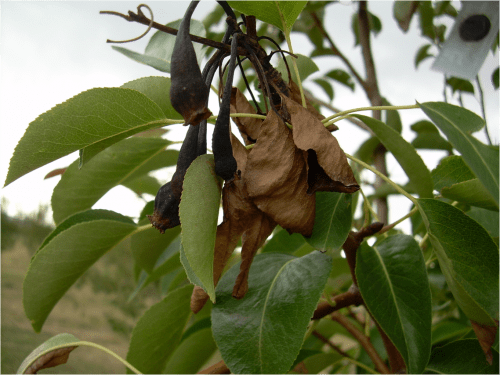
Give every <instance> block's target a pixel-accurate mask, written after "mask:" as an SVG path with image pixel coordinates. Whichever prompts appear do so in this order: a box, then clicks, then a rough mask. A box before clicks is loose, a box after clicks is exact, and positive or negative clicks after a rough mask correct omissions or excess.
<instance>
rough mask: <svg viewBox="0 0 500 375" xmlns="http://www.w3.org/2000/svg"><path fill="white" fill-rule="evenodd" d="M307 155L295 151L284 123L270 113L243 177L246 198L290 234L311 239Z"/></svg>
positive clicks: (312, 200)
mask: <svg viewBox="0 0 500 375" xmlns="http://www.w3.org/2000/svg"><path fill="white" fill-rule="evenodd" d="M306 158H307V153H306V152H305V151H302V150H299V149H297V147H296V146H295V144H294V141H293V135H292V133H291V132H290V130H289V129H288V128H287V127H286V125H285V124H284V122H283V121H282V120H281V119H280V118H279V117H278V116H277V115H276V114H275V113H274V112H273V111H270V112H269V113H268V115H267V118H266V120H264V122H263V123H262V129H261V132H260V134H259V136H258V141H257V143H256V145H255V147H253V148H252V149H251V151H250V153H249V156H248V161H247V170H246V173H245V174H243V173H242V179H243V180H244V181H245V187H246V189H247V192H248V195H249V197H250V198H251V199H252V200H253V202H254V203H255V205H256V206H257V207H258V208H259V210H261V211H262V212H264V213H266V214H267V215H268V216H270V217H271V218H272V219H273V220H274V221H276V222H277V223H278V224H279V225H281V226H282V227H283V228H285V229H287V230H288V231H289V232H290V233H301V234H303V235H304V236H310V235H311V233H312V228H313V225H314V214H315V197H314V195H311V194H308V193H307V189H308V184H307V165H306V160H307V159H306Z"/></svg>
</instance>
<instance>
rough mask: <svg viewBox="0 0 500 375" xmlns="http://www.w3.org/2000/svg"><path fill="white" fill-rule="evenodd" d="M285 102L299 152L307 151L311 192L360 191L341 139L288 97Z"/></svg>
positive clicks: (284, 98) (309, 190)
mask: <svg viewBox="0 0 500 375" xmlns="http://www.w3.org/2000/svg"><path fill="white" fill-rule="evenodd" d="M283 101H284V103H285V105H286V107H287V110H288V112H289V114H290V116H291V123H292V126H293V141H294V143H295V145H296V146H297V147H298V148H299V149H301V150H303V151H307V165H308V176H307V180H308V184H309V189H308V193H314V192H316V191H336V192H340V193H354V192H355V191H357V190H358V189H359V185H358V183H357V181H356V179H355V178H354V174H353V172H352V169H351V167H350V165H349V163H348V161H347V157H346V156H345V154H344V151H343V150H342V149H341V148H340V145H339V143H338V142H337V139H336V138H335V137H334V136H332V135H331V134H330V133H329V132H328V130H326V129H325V127H324V126H323V124H322V123H321V121H319V120H318V119H316V118H315V117H314V116H312V115H311V112H310V111H309V110H307V109H305V108H304V107H302V106H301V105H300V104H299V103H297V102H294V101H292V100H291V99H289V98H287V97H283Z"/></svg>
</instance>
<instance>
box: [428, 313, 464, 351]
mask: <svg viewBox="0 0 500 375" xmlns="http://www.w3.org/2000/svg"><path fill="white" fill-rule="evenodd" d="M471 330H472V327H471V326H468V325H466V324H463V323H461V322H458V321H457V320H455V319H449V320H444V321H441V322H439V323H438V324H436V325H434V326H433V327H432V345H435V344H437V343H443V342H444V343H446V341H449V340H453V339H457V338H460V337H462V336H463V335H465V334H466V333H468V332H470V331H471Z"/></svg>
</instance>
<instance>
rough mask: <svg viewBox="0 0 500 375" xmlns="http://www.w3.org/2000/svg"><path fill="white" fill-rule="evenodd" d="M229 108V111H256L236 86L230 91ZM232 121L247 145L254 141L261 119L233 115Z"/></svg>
mask: <svg viewBox="0 0 500 375" xmlns="http://www.w3.org/2000/svg"><path fill="white" fill-rule="evenodd" d="M230 108H231V113H250V114H255V113H256V111H255V109H254V108H253V107H252V105H251V104H250V103H249V102H248V100H247V99H246V98H245V96H244V95H243V94H242V93H241V91H240V90H238V89H237V88H236V87H233V89H232V91H231V106H230ZM233 121H234V122H235V124H236V125H237V126H238V129H239V131H240V134H241V136H242V138H243V140H244V141H245V144H246V145H249V144H252V143H255V140H256V139H257V136H258V135H259V132H260V127H261V126H262V120H261V119H258V118H252V117H233Z"/></svg>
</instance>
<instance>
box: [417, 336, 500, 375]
mask: <svg viewBox="0 0 500 375" xmlns="http://www.w3.org/2000/svg"><path fill="white" fill-rule="evenodd" d="M492 352H493V365H491V366H490V365H489V364H488V362H486V358H485V357H484V353H483V350H482V349H481V345H480V344H479V341H477V340H474V339H467V340H457V341H454V342H451V343H449V344H447V345H444V346H439V347H437V348H435V349H434V350H433V351H432V354H431V359H430V361H429V364H428V365H427V366H426V370H429V371H433V372H436V373H438V374H498V351H496V350H494V349H492Z"/></svg>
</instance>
